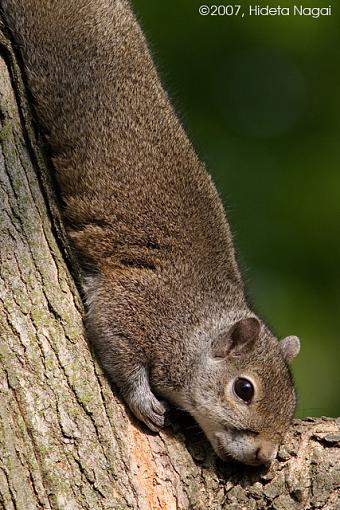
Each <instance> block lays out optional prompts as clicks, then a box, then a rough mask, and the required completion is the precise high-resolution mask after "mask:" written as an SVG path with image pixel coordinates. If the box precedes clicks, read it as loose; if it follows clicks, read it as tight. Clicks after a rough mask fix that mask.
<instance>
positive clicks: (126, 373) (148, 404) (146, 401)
mask: <svg viewBox="0 0 340 510" xmlns="http://www.w3.org/2000/svg"><path fill="white" fill-rule="evenodd" d="M98 283H99V282H98V280H97V278H88V279H87V284H86V285H85V286H84V290H85V295H86V301H87V304H88V309H87V320H86V323H87V333H88V335H89V339H90V341H91V343H92V345H93V346H94V349H95V352H96V354H97V357H98V360H99V362H100V364H101V366H102V367H103V368H104V370H105V372H106V373H107V374H108V376H109V377H110V379H111V380H112V381H113V382H114V383H115V384H117V386H118V387H119V389H120V391H121V393H122V395H123V397H124V400H125V402H126V403H127V404H128V406H129V408H130V409H131V411H132V413H133V414H134V415H135V416H136V417H137V418H138V419H139V420H141V421H142V422H143V423H145V425H147V427H149V429H150V430H152V431H154V432H157V431H158V430H159V429H160V428H162V427H163V426H164V418H165V412H166V410H167V405H166V404H165V403H163V402H160V401H159V400H158V399H157V397H156V396H155V395H154V393H153V391H152V390H151V387H150V382H149V375H148V369H147V359H146V357H145V355H144V353H143V350H142V349H141V345H140V344H141V341H139V339H138V338H134V337H133V336H131V334H130V335H129V334H126V333H125V332H123V331H122V328H121V327H120V326H119V323H120V320H119V319H122V317H119V315H120V314H119V312H118V311H117V309H124V310H127V309H128V308H129V307H128V305H127V303H124V304H123V303H119V305H118V306H117V303H116V302H115V299H114V296H116V295H117V294H118V293H117V294H116V293H115V292H114V290H113V289H112V288H110V289H108V288H107V284H104V285H103V282H101V283H100V284H98ZM106 283H107V282H106ZM110 297H111V299H110ZM115 305H116V306H115ZM115 308H116V309H115ZM125 320H126V321H128V318H127V317H125ZM122 322H124V318H123V320H122Z"/></svg>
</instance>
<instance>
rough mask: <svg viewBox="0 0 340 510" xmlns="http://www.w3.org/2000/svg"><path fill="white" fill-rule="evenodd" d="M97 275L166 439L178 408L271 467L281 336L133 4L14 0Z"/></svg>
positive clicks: (89, 293)
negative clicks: (251, 293)
mask: <svg viewBox="0 0 340 510" xmlns="http://www.w3.org/2000/svg"><path fill="white" fill-rule="evenodd" d="M0 5H1V10H2V12H3V14H4V16H5V18H6V22H7V24H8V26H9V28H10V30H11V34H12V37H13V39H14V41H15V44H16V47H17V49H18V51H19V52H20V54H21V57H22V61H23V64H24V70H25V74H26V77H27V83H28V87H29V89H30V92H31V94H32V98H33V104H34V108H35V111H36V115H37V118H38V120H39V123H40V125H41V127H42V129H43V130H44V133H45V136H46V140H47V141H48V143H49V146H50V149H51V153H52V161H53V165H54V167H55V170H56V174H57V180H58V184H59V187H60V191H61V196H62V200H63V215H64V219H65V225H66V228H67V232H68V235H69V238H70V240H71V243H72V245H73V247H74V250H75V253H76V254H77V256H78V257H79V261H80V263H81V265H82V274H83V281H82V285H83V289H84V294H85V300H86V308H87V319H86V323H87V332H88V337H89V339H90V340H91V342H92V343H93V345H94V347H95V350H96V353H97V355H98V359H99V360H100V362H101V364H102V366H103V367H104V368H105V370H106V372H107V374H108V375H109V376H110V377H111V379H112V380H113V381H114V382H115V383H116V384H117V385H118V387H119V388H120V391H121V393H122V395H123V397H124V399H125V401H126V403H127V404H128V406H129V407H130V409H131V411H132V412H133V413H134V414H135V416H137V418H139V419H140V420H141V421H143V422H144V423H145V424H146V425H147V426H148V427H149V428H150V429H151V430H153V431H157V430H159V429H160V428H161V427H162V426H163V425H164V415H165V412H166V405H165V404H164V402H163V400H168V401H169V402H171V403H174V404H175V405H177V406H180V407H181V408H183V409H185V410H186V411H188V412H189V413H191V415H192V416H193V417H194V418H195V419H196V421H197V422H198V423H199V425H200V426H201V428H202V429H203V431H204V432H205V434H206V436H207V437H208V439H209V441H210V442H211V444H212V446H213V448H214V450H215V451H216V453H217V455H219V456H220V457H221V458H222V459H229V458H230V457H232V458H234V459H236V460H238V461H241V462H244V463H246V464H253V465H256V464H262V463H268V462H270V461H272V460H273V459H274V458H275V456H276V452H277V448H278V446H279V444H280V442H281V441H282V439H283V437H284V435H285V434H286V432H287V430H288V428H289V425H290V423H291V419H292V417H293V414H294V411H295V406H296V395H295V390H294V385H293V382H292V377H291V372H290V369H289V365H288V364H289V362H290V361H291V360H292V359H293V357H294V356H295V355H296V354H297V353H298V351H299V348H300V344H299V340H298V338H297V337H287V338H285V339H283V340H281V341H280V342H279V341H278V340H277V339H276V338H275V336H274V335H273V334H272V332H271V331H270V330H269V328H268V327H267V326H266V325H265V324H264V323H263V321H262V320H261V319H259V318H258V317H257V316H256V314H255V313H254V312H253V311H252V310H251V309H250V308H249V306H248V304H247V300H246V297H245V290H244V284H243V282H242V278H241V275H240V272H239V269H238V266H237V263H236V260H235V253H234V248H233V242H232V236H231V232H230V229H229V226H228V222H227V219H226V215H225V212H224V210H223V206H222V203H221V201H220V198H219V196H218V194H217V192H216V189H215V187H214V185H213V183H212V181H211V179H210V177H209V175H208V173H207V171H206V169H205V167H204V165H203V163H202V162H200V161H199V159H198V157H197V156H196V154H195V151H194V149H193V147H192V145H191V143H190V141H189V140H188V138H187V137H186V134H185V132H184V131H183V128H182V126H181V124H180V122H179V121H178V119H177V117H176V115H175V113H174V111H173V109H172V107H171V105H170V102H169V99H168V97H167V95H166V93H165V92H164V90H163V88H162V86H161V83H160V80H159V78H158V76H157V73H156V70H155V67H154V64H153V62H152V59H151V57H150V53H149V51H148V48H147V44H146V42H145V38H144V36H143V33H142V31H141V29H140V27H139V25H138V23H137V22H136V20H135V18H134V15H133V13H132V10H131V8H130V5H129V3H128V1H127V0H72V1H70V0H58V1H55V0H1V1H0Z"/></svg>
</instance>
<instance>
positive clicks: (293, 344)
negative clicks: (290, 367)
mask: <svg viewBox="0 0 340 510" xmlns="http://www.w3.org/2000/svg"><path fill="white" fill-rule="evenodd" d="M280 347H281V351H282V354H283V357H284V359H285V360H286V361H287V363H290V362H291V361H292V360H293V359H294V358H295V356H297V355H298V354H299V352H300V340H299V339H298V337H297V336H287V337H286V338H284V339H283V340H281V342H280Z"/></svg>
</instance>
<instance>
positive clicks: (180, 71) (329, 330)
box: [133, 0, 340, 417]
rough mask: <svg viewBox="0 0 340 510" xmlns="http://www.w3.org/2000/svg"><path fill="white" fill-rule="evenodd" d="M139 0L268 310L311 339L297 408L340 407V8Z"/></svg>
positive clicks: (305, 340)
mask: <svg viewBox="0 0 340 510" xmlns="http://www.w3.org/2000/svg"><path fill="white" fill-rule="evenodd" d="M133 3H134V7H135V11H136V13H137V16H138V18H139V19H140V22H141V24H142V27H143V29H144V31H145V33H146V35H147V39H148V42H149V45H150V47H151V50H152V52H153V55H154V59H155V61H156V63H157V67H158V69H159V72H160V75H161V78H162V81H163V83H164V85H165V88H166V89H167V91H168V93H169V95H170V97H171V100H172V102H173V104H174V106H175V109H176V111H177V112H178V114H179V116H180V117H181V119H182V121H183V123H184V125H185V127H186V130H187V132H188V134H189V136H190V138H191V140H192V141H193V143H194V145H195V147H196V149H197V151H198V152H199V154H200V156H201V158H202V159H203V160H204V161H205V162H206V165H207V167H208V170H209V172H210V173H211V174H212V175H213V178H214V180H215V183H216V185H217V187H218V189H219V192H220V194H221V196H222V199H223V201H224V204H225V207H226V210H227V213H228V217H229V220H230V223H231V226H232V230H233V233H234V237H235V242H236V246H237V249H238V254H239V261H240V265H241V268H242V270H243V274H244V275H245V278H246V281H247V287H248V291H249V295H250V298H251V300H252V302H253V303H254V305H255V308H256V310H257V311H258V313H260V314H261V315H262V316H263V317H264V318H265V319H266V320H267V321H268V322H269V324H270V325H271V326H272V327H273V329H274V331H275V332H276V333H277V334H278V335H279V336H284V335H287V334H297V335H299V336H300V339H301V342H302V351H301V354H300V355H299V357H298V358H297V360H296V361H295V362H294V365H293V369H294V374H295V378H296V381H297V386H298V389H299V406H298V416H301V417H302V416H308V415H314V416H319V415H333V416H334V415H339V414H340V392H339V383H340V380H339V368H340V363H339V361H340V360H339V350H340V349H339V345H340V269H339V266H340V228H339V227H340V145H339V136H340V66H339V48H340V30H339V21H340V10H339V11H338V12H337V7H338V6H337V5H335V3H334V2H333V14H332V16H330V17H323V18H319V19H313V18H310V17H294V16H289V17H255V16H254V17H245V18H241V17H227V16H221V17H217V16H200V15H199V14H198V7H199V6H200V5H201V4H202V3H205V4H208V5H211V4H212V3H211V2H207V1H205V2H198V1H194V0H185V1H183V0H171V2H170V1H169V0H167V1H162V2H160V1H159V0H148V2H145V1H144V0H134V2H133ZM301 3H302V4H303V2H301ZM254 4H255V3H254ZM254 4H253V5H254ZM258 4H260V5H264V4H265V2H258ZM268 4H269V5H271V6H275V5H276V6H277V5H278V4H275V3H274V2H268ZM328 4H329V2H326V3H325V2H323V1H322V0H320V2H313V1H311V2H308V5H309V6H318V5H319V6H328ZM284 5H285V6H289V5H290V6H292V5H293V2H285V3H284ZM304 5H306V3H304ZM242 6H243V9H247V8H248V6H249V2H243V3H242Z"/></svg>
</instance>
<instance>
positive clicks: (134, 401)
mask: <svg viewBox="0 0 340 510" xmlns="http://www.w3.org/2000/svg"><path fill="white" fill-rule="evenodd" d="M125 400H126V402H127V403H128V405H129V407H130V409H131V411H132V412H133V414H134V415H135V416H136V417H137V418H138V419H139V420H141V421H142V422H144V423H145V425H146V426H147V427H149V429H150V430H152V431H153V432H158V431H159V429H161V428H162V427H163V426H164V418H165V413H166V411H167V409H168V407H167V405H166V404H165V403H164V402H160V401H159V400H158V399H157V398H156V397H155V395H154V394H153V393H152V391H151V390H150V389H146V388H145V387H144V388H140V387H139V388H137V389H135V390H134V391H131V392H130V393H129V394H127V395H125Z"/></svg>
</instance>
